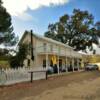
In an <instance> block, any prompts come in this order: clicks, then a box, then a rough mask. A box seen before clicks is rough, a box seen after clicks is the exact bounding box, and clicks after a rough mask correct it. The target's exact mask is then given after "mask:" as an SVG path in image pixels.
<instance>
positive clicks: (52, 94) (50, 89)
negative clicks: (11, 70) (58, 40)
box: [0, 71, 100, 100]
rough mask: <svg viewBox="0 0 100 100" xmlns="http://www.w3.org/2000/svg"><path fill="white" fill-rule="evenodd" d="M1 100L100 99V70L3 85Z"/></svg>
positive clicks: (0, 92) (0, 94) (0, 91)
mask: <svg viewBox="0 0 100 100" xmlns="http://www.w3.org/2000/svg"><path fill="white" fill-rule="evenodd" d="M0 100H100V72H98V71H94V72H75V73H70V74H66V75H62V76H55V77H50V78H48V80H40V81H34V82H33V83H22V84H16V85H13V86H8V87H2V88H0Z"/></svg>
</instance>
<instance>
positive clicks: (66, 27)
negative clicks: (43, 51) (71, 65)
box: [44, 9, 98, 50]
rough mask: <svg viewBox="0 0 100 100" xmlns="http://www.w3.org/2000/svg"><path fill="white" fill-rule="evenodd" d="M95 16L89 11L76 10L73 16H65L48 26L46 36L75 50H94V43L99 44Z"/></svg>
mask: <svg viewBox="0 0 100 100" xmlns="http://www.w3.org/2000/svg"><path fill="white" fill-rule="evenodd" d="M93 20H94V18H93V15H92V14H90V13H89V12H88V11H81V10H79V9H74V10H73V14H72V15H71V16H69V15H68V14H65V15H64V16H62V17H60V19H59V21H58V22H56V23H55V24H50V25H49V26H48V31H47V32H45V34H44V35H45V36H46V37H49V38H52V39H55V40H57V41H60V42H62V43H65V44H68V45H69V46H72V47H73V48H74V49H75V50H86V48H87V47H88V48H89V49H90V50H92V49H93V48H92V43H96V44H98V40H97V34H96V30H95V28H94V21H93Z"/></svg>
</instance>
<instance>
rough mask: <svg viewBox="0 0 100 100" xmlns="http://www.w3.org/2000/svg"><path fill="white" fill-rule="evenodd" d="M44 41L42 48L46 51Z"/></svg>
mask: <svg viewBox="0 0 100 100" xmlns="http://www.w3.org/2000/svg"><path fill="white" fill-rule="evenodd" d="M46 45H47V44H46V43H43V48H44V51H46Z"/></svg>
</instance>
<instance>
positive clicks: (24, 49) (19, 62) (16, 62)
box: [9, 44, 28, 68]
mask: <svg viewBox="0 0 100 100" xmlns="http://www.w3.org/2000/svg"><path fill="white" fill-rule="evenodd" d="M27 53H28V46H27V45H26V44H20V45H19V50H18V52H17V53H16V55H15V56H12V57H11V58H10V61H9V62H10V65H11V67H12V68H15V67H16V68H17V67H21V66H23V61H24V59H25V58H26V56H27Z"/></svg>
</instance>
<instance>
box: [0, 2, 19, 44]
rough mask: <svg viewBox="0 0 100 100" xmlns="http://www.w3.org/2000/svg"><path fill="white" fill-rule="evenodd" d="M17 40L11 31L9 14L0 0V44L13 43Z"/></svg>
mask: <svg viewBox="0 0 100 100" xmlns="http://www.w3.org/2000/svg"><path fill="white" fill-rule="evenodd" d="M17 40H18V38H17V37H15V33H14V32H13V26H12V23H11V16H10V14H9V13H8V12H7V10H6V9H5V8H4V7H3V6H2V1H1V0H0V44H4V45H15V44H16V42H17Z"/></svg>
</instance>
